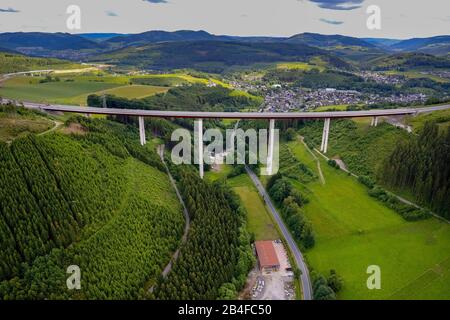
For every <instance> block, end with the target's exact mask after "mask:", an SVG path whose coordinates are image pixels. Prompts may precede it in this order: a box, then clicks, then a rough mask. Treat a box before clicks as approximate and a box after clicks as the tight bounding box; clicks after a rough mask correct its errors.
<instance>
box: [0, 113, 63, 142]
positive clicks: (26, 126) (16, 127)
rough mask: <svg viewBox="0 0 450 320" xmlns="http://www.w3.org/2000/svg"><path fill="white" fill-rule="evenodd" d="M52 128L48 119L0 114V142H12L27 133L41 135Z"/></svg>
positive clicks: (51, 123)
mask: <svg viewBox="0 0 450 320" xmlns="http://www.w3.org/2000/svg"><path fill="white" fill-rule="evenodd" d="M53 126H54V124H53V122H52V121H50V120H49V119H46V118H44V117H39V116H19V115H11V114H5V113H3V112H0V141H3V142H7V141H12V140H13V139H15V138H18V137H21V136H24V135H27V134H29V133H41V132H44V131H46V130H49V129H50V128H52V127H53Z"/></svg>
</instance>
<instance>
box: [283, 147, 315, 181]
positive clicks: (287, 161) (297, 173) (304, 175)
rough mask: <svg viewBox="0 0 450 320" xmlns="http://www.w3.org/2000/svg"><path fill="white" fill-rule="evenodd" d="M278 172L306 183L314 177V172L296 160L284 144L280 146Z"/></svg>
mask: <svg viewBox="0 0 450 320" xmlns="http://www.w3.org/2000/svg"><path fill="white" fill-rule="evenodd" d="M280 172H281V173H282V174H283V175H285V176H286V177H288V178H292V179H295V180H299V181H300V182H303V183H307V182H310V181H313V180H314V179H316V175H315V174H314V172H313V171H312V170H311V169H310V168H308V167H307V166H306V165H304V164H303V163H301V162H300V161H298V159H297V158H296V157H295V155H294V154H293V153H292V150H291V149H290V148H289V146H287V145H286V144H282V145H281V146H280Z"/></svg>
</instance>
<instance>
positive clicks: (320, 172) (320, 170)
mask: <svg viewBox="0 0 450 320" xmlns="http://www.w3.org/2000/svg"><path fill="white" fill-rule="evenodd" d="M299 140H300V141H301V143H303V145H304V146H305V148H306V150H308V152H309V153H310V154H311V156H312V157H313V158H314V160H315V161H316V163H317V171H318V172H319V178H320V182H321V183H322V184H325V183H326V181H325V176H324V175H323V172H322V168H321V167H320V161H319V159H318V158H317V156H316V155H315V154H314V152H312V150H311V149H310V148H309V147H308V145H307V144H306V143H305V137H303V136H299Z"/></svg>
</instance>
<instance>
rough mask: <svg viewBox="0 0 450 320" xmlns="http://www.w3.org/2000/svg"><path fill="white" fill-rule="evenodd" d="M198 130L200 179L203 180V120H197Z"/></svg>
mask: <svg viewBox="0 0 450 320" xmlns="http://www.w3.org/2000/svg"><path fill="white" fill-rule="evenodd" d="M197 130H198V131H197V144H198V146H197V147H198V171H199V172H200V178H202V179H203V176H204V170H203V119H198V120H197Z"/></svg>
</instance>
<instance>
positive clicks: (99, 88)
mask: <svg viewBox="0 0 450 320" xmlns="http://www.w3.org/2000/svg"><path fill="white" fill-rule="evenodd" d="M41 79H43V78H38V77H17V78H13V79H10V80H8V81H5V82H4V83H3V84H2V87H0V96H1V97H5V98H11V99H16V100H25V101H33V102H42V103H62V104H71V105H86V99H87V96H88V95H90V94H93V93H96V94H104V93H105V94H113V95H117V96H120V97H124V98H136V99H139V98H144V97H148V96H150V95H153V94H156V93H161V92H166V91H167V90H168V89H169V88H166V87H156V86H144V85H129V84H128V83H129V82H128V81H127V79H126V78H124V77H117V78H114V77H95V76H79V77H78V76H77V77H70V78H65V77H63V78H61V81H58V82H47V83H39V81H40V80H41ZM67 79H73V81H66V80H67Z"/></svg>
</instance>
